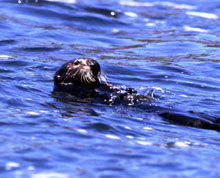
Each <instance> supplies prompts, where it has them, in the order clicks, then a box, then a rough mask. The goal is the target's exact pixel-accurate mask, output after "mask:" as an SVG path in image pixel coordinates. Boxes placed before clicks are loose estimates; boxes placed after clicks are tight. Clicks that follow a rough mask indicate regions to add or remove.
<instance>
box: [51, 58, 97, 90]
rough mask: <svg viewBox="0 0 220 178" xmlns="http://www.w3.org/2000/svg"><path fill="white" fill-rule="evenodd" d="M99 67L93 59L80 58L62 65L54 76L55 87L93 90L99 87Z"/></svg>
mask: <svg viewBox="0 0 220 178" xmlns="http://www.w3.org/2000/svg"><path fill="white" fill-rule="evenodd" d="M99 75H100V65H99V63H98V62H96V61H95V60H93V59H88V58H81V59H75V60H72V61H69V62H67V63H65V64H63V65H62V66H61V67H60V68H59V69H58V70H57V72H56V73H55V75H54V84H55V86H58V87H59V86H60V87H62V88H64V89H65V86H66V87H68V86H72V87H74V86H75V87H78V86H79V87H83V88H86V89H95V88H98V87H99V86H100V81H99Z"/></svg>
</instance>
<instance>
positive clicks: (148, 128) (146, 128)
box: [143, 127, 152, 130]
mask: <svg viewBox="0 0 220 178" xmlns="http://www.w3.org/2000/svg"><path fill="white" fill-rule="evenodd" d="M143 129H144V130H152V128H151V127H143Z"/></svg>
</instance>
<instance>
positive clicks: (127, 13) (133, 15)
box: [124, 12, 138, 17]
mask: <svg viewBox="0 0 220 178" xmlns="http://www.w3.org/2000/svg"><path fill="white" fill-rule="evenodd" d="M124 14H125V15H127V16H129V17H137V16H138V15H137V14H136V13H134V12H124Z"/></svg>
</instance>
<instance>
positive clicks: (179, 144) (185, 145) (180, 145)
mask: <svg viewBox="0 0 220 178" xmlns="http://www.w3.org/2000/svg"><path fill="white" fill-rule="evenodd" d="M189 144H190V142H187V141H185V142H176V143H175V145H176V146H178V147H188V146H189Z"/></svg>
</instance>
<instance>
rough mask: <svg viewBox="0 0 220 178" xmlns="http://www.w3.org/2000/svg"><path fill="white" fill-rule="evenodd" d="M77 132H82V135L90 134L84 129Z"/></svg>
mask: <svg viewBox="0 0 220 178" xmlns="http://www.w3.org/2000/svg"><path fill="white" fill-rule="evenodd" d="M77 131H78V132H80V133H84V134H86V133H88V131H87V130H84V129H77Z"/></svg>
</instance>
